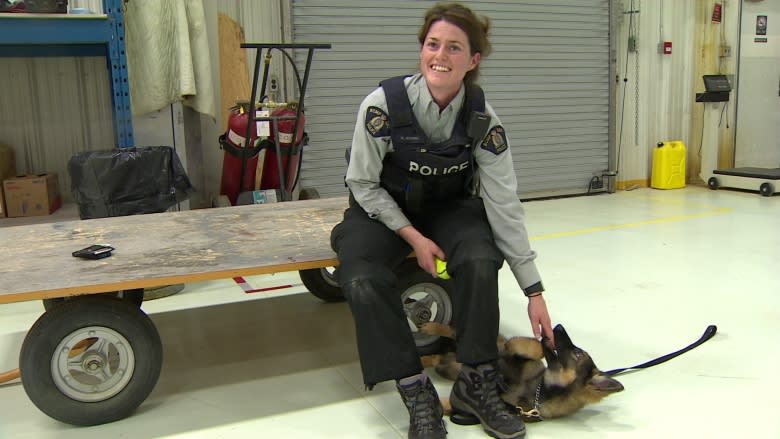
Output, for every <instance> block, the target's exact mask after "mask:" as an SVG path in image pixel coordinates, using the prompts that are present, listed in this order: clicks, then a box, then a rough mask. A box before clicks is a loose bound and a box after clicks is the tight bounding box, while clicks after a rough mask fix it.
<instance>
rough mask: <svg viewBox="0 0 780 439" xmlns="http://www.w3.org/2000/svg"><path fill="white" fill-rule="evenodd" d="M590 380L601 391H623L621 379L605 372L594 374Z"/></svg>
mask: <svg viewBox="0 0 780 439" xmlns="http://www.w3.org/2000/svg"><path fill="white" fill-rule="evenodd" d="M588 382H589V383H590V384H591V385H592V386H593V388H594V389H596V390H598V391H599V392H604V393H615V392H621V391H623V385H622V384H620V381H618V380H616V379H614V378H612V377H609V376H607V375H604V374H603V373H599V374H597V375H593V376H592V377H591V379H590V380H588Z"/></svg>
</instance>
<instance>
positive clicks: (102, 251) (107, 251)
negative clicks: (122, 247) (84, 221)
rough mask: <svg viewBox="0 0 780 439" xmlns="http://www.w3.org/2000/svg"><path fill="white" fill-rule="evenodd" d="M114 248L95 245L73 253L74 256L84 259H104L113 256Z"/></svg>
mask: <svg viewBox="0 0 780 439" xmlns="http://www.w3.org/2000/svg"><path fill="white" fill-rule="evenodd" d="M113 250H114V247H111V246H110V245H106V244H95V245H90V246H89V247H85V248H82V249H81V250H76V251H75V252H73V256H74V257H77V258H84V259H103V258H107V257H109V256H111V252H112V251H113Z"/></svg>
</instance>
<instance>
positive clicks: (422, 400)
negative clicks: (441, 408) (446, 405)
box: [411, 386, 441, 433]
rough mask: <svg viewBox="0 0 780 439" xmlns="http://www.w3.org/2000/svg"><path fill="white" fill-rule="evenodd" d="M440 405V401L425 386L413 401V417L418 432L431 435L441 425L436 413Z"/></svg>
mask: <svg viewBox="0 0 780 439" xmlns="http://www.w3.org/2000/svg"><path fill="white" fill-rule="evenodd" d="M438 404H439V400H438V399H437V398H436V397H434V395H433V393H431V392H430V390H428V389H427V388H425V387H424V386H423V388H422V389H421V390H420V392H419V393H418V394H417V395H416V396H415V399H414V401H411V412H412V413H411V415H412V419H414V420H415V429H416V430H417V431H418V432H420V433H430V432H432V431H434V429H435V428H436V427H437V426H438V425H439V424H440V423H441V419H439V417H438V416H437V413H436V408H437V405H438Z"/></svg>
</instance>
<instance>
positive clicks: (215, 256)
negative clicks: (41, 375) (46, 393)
mask: <svg viewBox="0 0 780 439" xmlns="http://www.w3.org/2000/svg"><path fill="white" fill-rule="evenodd" d="M346 206H347V200H346V199H345V198H326V199H318V200H305V201H292V202H285V203H272V204H262V205H248V206H235V207H228V208H216V209H203V210H190V211H183V212H165V213H158V214H147V215H134V216H125V217H112V218H100V219H91V220H83V221H79V220H75V221H64V222H56V223H50V224H35V225H27V226H15V227H5V228H0V242H2V245H1V246H0V261H2V262H1V263H0V279H2V282H0V304H2V303H11V302H20V301H26V300H36V299H44V298H55V297H65V296H73V295H81V294H93V293H102V292H109V291H117V290H128V289H133V288H151V287H158V286H163V285H170V284H175V283H191V282H198V281H204V280H214V279H224V278H231V277H236V276H247V275H256V274H267V273H278V272H285V271H297V270H304V269H310V268H321V267H327V266H332V265H335V264H336V259H335V254H334V252H333V251H332V250H331V248H330V240H329V237H330V231H331V229H332V228H333V226H335V225H336V224H337V223H338V222H339V221H340V220H341V218H342V214H343V212H344V209H345V208H346ZM98 243H108V244H111V245H112V246H113V247H115V250H114V252H113V255H112V256H111V257H108V258H104V259H99V260H87V259H80V258H75V257H73V256H72V255H71V253H72V252H74V251H76V250H79V249H81V248H84V247H87V246H89V245H92V244H98Z"/></svg>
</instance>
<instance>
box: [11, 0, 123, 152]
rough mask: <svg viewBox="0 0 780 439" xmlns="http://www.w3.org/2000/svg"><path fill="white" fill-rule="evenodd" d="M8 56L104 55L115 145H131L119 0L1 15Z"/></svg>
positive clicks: (120, 4)
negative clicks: (90, 7) (92, 10)
mask: <svg viewBox="0 0 780 439" xmlns="http://www.w3.org/2000/svg"><path fill="white" fill-rule="evenodd" d="M11 56H13V57H29V56H105V57H106V61H107V63H108V69H109V78H110V80H111V97H112V103H113V110H114V111H113V113H114V132H115V139H116V146H117V147H118V148H128V147H132V146H134V142H133V124H132V115H131V109H130V86H129V83H128V80H127V56H126V53H125V25H124V19H123V16H122V0H103V14H89V15H88V14H26V13H21V14H18V13H9V14H0V57H11Z"/></svg>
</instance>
